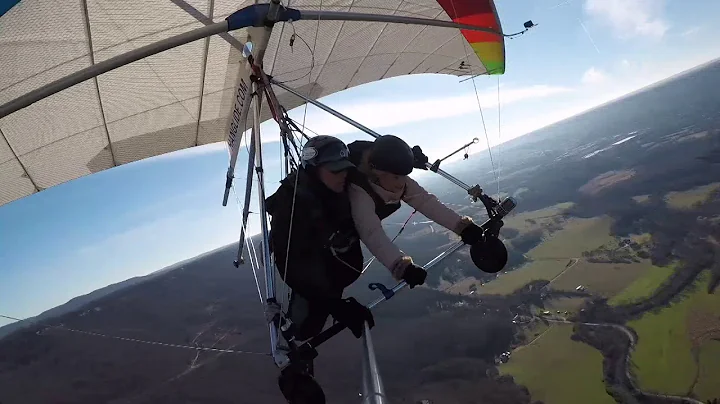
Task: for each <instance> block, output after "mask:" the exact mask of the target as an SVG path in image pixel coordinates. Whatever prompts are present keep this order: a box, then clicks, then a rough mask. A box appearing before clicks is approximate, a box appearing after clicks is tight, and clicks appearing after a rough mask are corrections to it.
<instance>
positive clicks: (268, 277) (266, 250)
mask: <svg viewBox="0 0 720 404" xmlns="http://www.w3.org/2000/svg"><path fill="white" fill-rule="evenodd" d="M252 89H253V93H255V96H254V97H253V101H255V103H254V105H253V128H252V132H253V137H254V138H255V148H256V151H255V171H256V173H257V177H258V200H259V204H260V228H261V229H262V236H263V246H262V249H263V269H264V270H265V301H266V302H268V303H269V302H274V301H275V274H274V272H273V268H272V263H271V262H270V233H269V231H268V222H267V209H266V207H265V173H264V169H263V158H262V139H261V138H260V106H261V105H262V92H260V91H257V90H258V84H257V82H253V84H252ZM268 325H269V326H270V349H271V352H272V355H273V358H274V359H275V360H276V362H277V358H276V357H275V352H276V349H277V342H278V329H277V325H276V324H275V322H272V321H271V322H270V323H269V324H268Z"/></svg>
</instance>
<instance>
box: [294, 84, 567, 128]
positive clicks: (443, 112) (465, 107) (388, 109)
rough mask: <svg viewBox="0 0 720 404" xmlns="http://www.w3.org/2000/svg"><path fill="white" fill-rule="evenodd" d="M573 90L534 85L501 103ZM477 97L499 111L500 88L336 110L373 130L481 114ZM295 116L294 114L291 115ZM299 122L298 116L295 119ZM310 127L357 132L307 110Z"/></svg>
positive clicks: (505, 95) (504, 96)
mask: <svg viewBox="0 0 720 404" xmlns="http://www.w3.org/2000/svg"><path fill="white" fill-rule="evenodd" d="M569 91H572V89H570V88H568V87H560V86H550V85H534V86H530V87H520V88H510V89H505V90H503V91H502V93H501V97H500V101H501V103H502V105H503V106H506V105H508V104H512V103H517V102H521V101H525V100H529V99H537V98H544V97H550V96H553V95H556V94H560V93H566V92H569ZM478 98H479V100H480V105H481V106H482V108H483V109H486V108H497V106H498V99H497V89H495V88H494V89H492V90H489V91H483V92H479V93H478V95H477V97H476V95H475V93H470V94H465V95H461V96H454V97H446V98H432V99H425V100H418V101H395V102H382V101H381V102H367V103H361V104H353V105H350V106H348V107H344V106H339V107H335V109H337V110H338V111H339V112H341V113H342V114H344V115H346V116H348V117H350V118H351V119H354V120H355V121H357V122H361V123H362V124H363V125H365V126H367V127H369V128H372V129H373V130H378V131H379V130H381V129H384V128H390V127H394V126H398V125H404V124H409V123H413V122H420V121H425V120H430V119H440V118H451V117H454V116H459V115H464V114H467V113H470V112H476V111H478ZM290 115H291V116H292V115H293V114H292V113H291V114H290ZM293 118H294V119H296V120H297V119H298V118H297V117H293ZM307 123H308V127H310V128H311V129H312V130H313V131H316V132H318V133H321V134H323V135H340V134H343V133H351V132H357V131H358V130H357V129H356V128H354V127H353V126H351V125H349V124H347V123H345V122H343V121H341V120H340V119H338V118H335V117H334V116H332V115H330V114H328V113H327V112H324V111H321V110H320V109H318V108H315V107H310V108H308V117H307Z"/></svg>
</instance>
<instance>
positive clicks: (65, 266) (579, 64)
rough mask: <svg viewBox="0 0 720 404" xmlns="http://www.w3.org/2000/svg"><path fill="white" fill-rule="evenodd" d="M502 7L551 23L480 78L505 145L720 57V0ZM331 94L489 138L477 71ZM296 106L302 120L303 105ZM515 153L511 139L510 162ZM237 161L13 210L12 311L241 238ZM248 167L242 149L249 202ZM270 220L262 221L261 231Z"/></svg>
mask: <svg viewBox="0 0 720 404" xmlns="http://www.w3.org/2000/svg"><path fill="white" fill-rule="evenodd" d="M497 7H498V10H499V13H500V16H501V22H502V24H503V27H504V29H505V31H507V32H512V31H515V30H516V29H517V28H519V27H522V23H523V22H524V21H526V20H528V19H532V20H533V21H534V22H535V23H537V24H539V25H538V27H537V28H535V29H533V30H532V31H531V32H529V33H528V34H526V35H523V36H521V37H519V38H517V39H513V40H508V41H507V44H506V48H507V72H506V74H505V75H503V76H501V77H500V78H499V80H498V78H497V77H479V78H477V79H476V80H475V84H476V86H477V90H478V97H479V99H480V102H481V105H482V108H483V112H484V116H485V120H486V125H487V129H488V137H489V138H490V141H491V143H492V144H499V143H502V142H503V141H507V140H509V139H511V138H514V137H517V136H521V135H523V134H526V133H528V132H530V131H532V130H534V129H537V128H539V127H542V126H545V125H548V124H550V123H553V122H556V121H559V120H562V119H564V118H567V117H569V116H572V115H574V114H577V113H579V112H582V111H584V110H587V109H589V108H592V107H593V106H596V105H599V104H601V103H604V102H607V101H610V100H612V99H614V98H617V97H618V96H621V95H623V94H627V93H628V92H631V91H634V90H636V89H639V88H641V87H643V86H646V85H648V84H651V83H653V82H656V81H658V80H661V79H663V78H666V77H669V76H671V75H673V74H676V73H678V72H680V71H682V70H686V69H688V68H691V67H693V66H696V65H698V64H701V63H703V62H706V61H709V60H712V59H714V58H717V57H719V56H720V45H719V44H717V43H713V38H717V36H718V34H720V32H719V31H720V29H718V28H717V25H716V24H715V21H714V19H715V18H716V17H715V16H717V15H720V2H717V1H710V0H706V1H701V0H683V1H680V0H668V1H662V0H574V1H566V0H533V1H529V0H527V1H517V0H497ZM715 42H717V41H715ZM498 85H499V86H500V97H501V108H500V111H501V125H500V128H501V132H500V133H498V126H499V125H498V105H497V90H498ZM322 101H324V102H326V103H327V104H328V105H330V106H332V107H334V108H336V109H338V110H340V111H341V112H343V113H345V114H347V115H349V116H350V117H352V118H354V119H356V120H358V121H360V122H362V123H363V124H365V125H366V126H368V127H371V128H373V129H376V130H378V131H379V132H381V133H393V134H396V135H399V136H401V137H403V138H405V139H406V140H407V141H408V142H409V143H410V144H413V145H414V144H420V145H421V146H422V147H423V149H424V150H425V151H426V153H427V154H428V155H429V156H430V158H431V159H434V158H438V157H441V156H442V155H444V153H447V152H448V151H450V150H452V149H454V148H457V147H458V146H459V145H462V144H464V143H466V142H468V141H469V140H471V139H472V138H473V137H479V138H480V139H481V142H480V144H479V145H476V146H475V147H474V149H473V151H474V152H478V151H481V150H482V149H483V148H484V147H485V135H484V132H483V128H482V123H481V119H480V113H479V111H478V105H477V101H476V94H475V91H474V88H473V82H472V81H466V82H464V83H459V80H458V78H457V77H447V76H435V75H420V76H411V77H407V76H406V77H399V78H395V79H390V80H387V81H385V82H382V83H371V84H367V85H364V86H360V87H356V88H353V89H350V90H346V91H344V92H341V93H337V94H334V95H331V96H329V97H326V98H325V99H323V100H322ZM290 115H291V116H292V117H293V118H295V119H296V120H302V119H303V108H302V107H301V108H298V109H296V110H294V111H291V113H290ZM306 121H307V125H308V128H310V129H312V130H314V131H316V132H318V133H321V134H329V135H337V136H339V137H341V138H342V139H344V140H347V141H351V140H353V139H370V138H369V136H367V135H365V134H362V133H359V132H357V131H355V130H354V129H352V128H350V127H349V126H347V125H346V124H344V123H342V122H340V121H338V120H337V119H335V118H332V117H330V116H329V115H327V114H325V113H323V112H321V111H319V110H317V109H316V108H314V107H310V108H308V113H307V116H306ZM262 130H263V133H264V135H265V139H266V141H272V140H273V139H277V136H276V134H277V130H276V129H275V128H273V127H272V124H271V123H266V124H263V126H262ZM440 135H442V137H443V140H441V139H440ZM448 138H449V139H451V140H447V139H448ZM271 150H275V151H277V144H275V145H273V144H271V143H268V144H266V145H265V151H266V152H269V151H271ZM472 158H476V159H480V158H486V153H478V154H475V155H474V156H473V157H472ZM265 159H266V163H267V165H268V167H267V168H268V173H267V187H268V192H272V191H273V190H274V189H275V188H276V187H277V182H278V181H279V180H280V174H279V170H278V162H279V152H276V153H274V154H273V155H269V154H268V155H266V157H265ZM502 159H503V155H502V149H500V153H499V157H498V160H499V163H500V165H502ZM227 163H228V158H227V151H226V150H225V147H224V144H214V145H209V146H203V147H199V148H194V149H191V150H186V151H180V152H176V153H172V154H168V155H164V156H159V157H156V158H151V159H147V160H144V161H141V162H137V163H132V164H128V165H125V166H121V167H117V168H114V169H111V170H108V171H105V172H101V173H98V174H95V175H92V176H88V177H83V178H80V179H78V180H75V181H71V182H69V183H66V184H63V185H59V186H57V187H53V188H50V189H48V190H46V191H43V192H41V193H38V194H35V195H32V196H30V197H27V198H24V199H21V200H18V201H15V202H13V203H10V204H8V205H5V206H2V207H0V229H2V232H0V262H2V267H0V313H1V314H7V315H11V316H16V317H27V316H32V315H36V314H38V313H40V312H42V311H44V310H46V309H49V308H51V307H54V306H56V305H58V304H62V303H64V302H66V301H67V300H69V299H71V298H72V297H75V296H77V295H80V294H84V293H88V292H90V291H92V290H94V289H97V288H99V287H103V286H106V285H108V284H110V283H115V282H118V281H121V280H124V279H127V278H130V277H133V276H137V275H144V274H147V273H150V272H152V271H155V270H157V269H160V268H162V267H164V266H167V265H170V264H173V263H175V262H177V261H180V260H183V259H187V258H190V257H192V256H195V255H198V254H201V253H203V252H206V251H208V250H211V249H214V248H217V247H220V246H222V245H225V244H228V243H231V242H233V241H236V240H237V238H238V236H239V232H240V228H239V226H240V214H239V203H235V197H234V195H233V196H232V197H231V201H230V203H229V204H228V206H227V207H223V206H222V205H221V200H222V193H223V188H224V181H225V179H224V176H225V171H226V169H227ZM244 168H245V159H244V153H242V152H241V156H240V159H239V161H238V170H237V179H236V184H237V185H238V188H237V190H238V194H237V197H238V198H239V200H242V198H243V194H242V193H243V191H242V189H243V185H244V178H243V175H244V173H243V171H244ZM256 200H257V197H256V196H255V195H254V196H253V201H256ZM255 205H256V204H255ZM257 229H258V221H257V220H253V221H252V223H251V232H257ZM3 321H4V320H0V325H3V324H5V323H4V322H3Z"/></svg>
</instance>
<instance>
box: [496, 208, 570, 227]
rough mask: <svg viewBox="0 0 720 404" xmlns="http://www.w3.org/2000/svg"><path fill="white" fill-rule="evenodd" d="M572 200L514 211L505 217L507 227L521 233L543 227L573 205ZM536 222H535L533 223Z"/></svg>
mask: <svg viewBox="0 0 720 404" xmlns="http://www.w3.org/2000/svg"><path fill="white" fill-rule="evenodd" d="M573 205H574V204H573V203H572V202H564V203H558V204H557V205H553V206H548V207H547V208H544V209H539V210H533V211H529V212H521V213H513V214H511V215H509V216H508V217H507V218H505V219H503V222H504V223H505V227H512V228H514V229H517V230H519V231H520V232H521V233H524V232H527V231H530V230H533V229H535V228H539V227H541V225H542V224H543V223H547V222H550V221H552V220H553V219H554V218H555V217H556V216H558V215H561V214H563V213H564V212H565V211H566V210H567V209H568V208H570V207H572V206H573ZM532 222H535V223H532Z"/></svg>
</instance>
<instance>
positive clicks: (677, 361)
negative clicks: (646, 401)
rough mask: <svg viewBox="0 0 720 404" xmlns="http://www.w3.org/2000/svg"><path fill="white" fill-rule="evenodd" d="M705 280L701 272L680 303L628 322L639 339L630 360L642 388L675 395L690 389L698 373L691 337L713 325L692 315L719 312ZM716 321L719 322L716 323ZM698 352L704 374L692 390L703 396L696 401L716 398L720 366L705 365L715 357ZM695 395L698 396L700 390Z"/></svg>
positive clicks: (718, 302)
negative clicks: (693, 286)
mask: <svg viewBox="0 0 720 404" xmlns="http://www.w3.org/2000/svg"><path fill="white" fill-rule="evenodd" d="M708 279H709V276H708V274H707V273H704V274H703V275H702V276H701V278H700V279H699V280H698V282H696V284H695V290H694V291H691V292H687V293H685V294H684V297H683V299H682V300H681V301H679V302H677V303H674V304H673V305H672V306H670V307H668V308H664V309H662V310H660V311H659V312H658V313H647V314H645V315H644V316H643V317H642V318H640V319H639V320H635V321H630V322H628V326H630V327H632V328H633V329H635V331H636V332H637V334H638V337H639V340H638V344H637V346H636V347H635V351H634V352H633V354H632V356H631V360H632V363H633V366H634V367H635V374H636V375H637V378H638V382H639V385H640V387H641V388H642V389H647V390H650V391H655V392H659V393H666V394H679V395H684V394H687V393H688V392H689V390H690V389H691V387H692V385H693V384H694V382H695V377H696V375H697V373H698V364H697V363H696V361H695V358H694V357H693V353H692V349H693V344H692V339H691V338H692V336H694V335H695V336H697V335H699V334H702V332H703V330H706V329H708V327H712V326H713V324H709V322H708V321H700V322H698V321H696V320H694V318H697V317H693V316H696V315H697V314H698V313H702V312H706V313H714V314H716V313H718V312H720V296H719V295H712V294H708V293H707V284H708ZM710 318H713V316H710ZM714 318H716V316H715V317H714ZM716 319H717V318H716ZM717 321H718V323H720V320H717ZM714 349H715V348H714V347H712V346H711V347H710V348H706V349H705V350H704V352H705V353H707V352H710V353H712V352H714ZM700 352H701V355H700V356H699V359H700V366H701V368H702V369H704V373H703V376H702V377H701V380H699V381H701V382H702V383H698V386H696V389H697V388H701V389H703V391H702V394H704V395H705V394H706V396H704V397H703V396H700V398H701V399H702V398H705V397H712V396H715V397H717V396H720V385H718V383H717V380H720V366H717V364H716V363H712V364H711V365H708V363H709V362H708V361H710V362H712V361H715V362H717V357H710V358H708V357H705V356H704V355H703V354H702V353H703V349H700ZM710 380H712V381H713V382H710ZM712 390H714V392H713V391H712ZM696 393H697V394H701V392H700V391H696Z"/></svg>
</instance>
